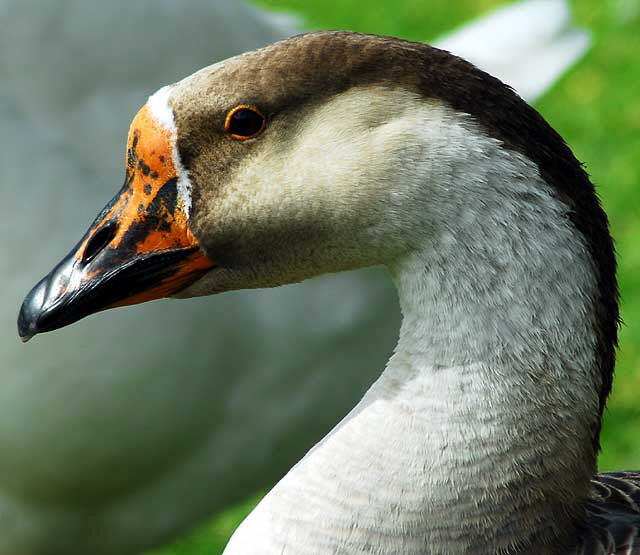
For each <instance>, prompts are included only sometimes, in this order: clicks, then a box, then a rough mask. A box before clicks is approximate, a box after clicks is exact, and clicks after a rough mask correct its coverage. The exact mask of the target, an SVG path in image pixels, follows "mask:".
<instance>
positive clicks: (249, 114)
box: [224, 106, 266, 141]
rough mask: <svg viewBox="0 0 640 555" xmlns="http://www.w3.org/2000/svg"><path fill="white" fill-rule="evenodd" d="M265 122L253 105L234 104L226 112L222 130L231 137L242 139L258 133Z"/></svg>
mask: <svg viewBox="0 0 640 555" xmlns="http://www.w3.org/2000/svg"><path fill="white" fill-rule="evenodd" d="M265 125H266V122H265V118H264V116H263V115H262V114H261V113H260V111H259V110H258V109H257V108H255V107H253V106H236V107H235V108H234V109H233V110H231V111H230V112H229V113H228V114H227V119H226V120H225V122H224V130H225V131H226V132H227V133H228V134H229V135H230V136H231V138H232V139H237V140H239V141H244V140H246V139H252V138H253V137H255V136H256V135H258V134H259V133H260V132H261V131H262V130H263V129H264V127H265Z"/></svg>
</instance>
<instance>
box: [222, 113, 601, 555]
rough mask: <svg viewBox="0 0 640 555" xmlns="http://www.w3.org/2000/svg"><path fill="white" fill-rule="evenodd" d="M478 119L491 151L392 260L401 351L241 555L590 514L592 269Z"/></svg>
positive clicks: (292, 480) (528, 175)
mask: <svg viewBox="0 0 640 555" xmlns="http://www.w3.org/2000/svg"><path fill="white" fill-rule="evenodd" d="M463 127H466V129H465V132H466V133H473V134H474V135H473V136H474V141H475V146H479V147H480V146H481V148H477V149H469V151H468V152H469V154H468V155H467V157H466V159H465V162H464V163H465V166H464V167H445V166H446V164H439V165H438V168H439V170H438V171H441V172H444V173H446V175H443V176H441V179H440V180H439V181H440V182H441V183H453V186H452V187H451V188H447V190H446V191H445V190H444V189H443V188H442V189H438V188H437V187H436V188H432V189H431V190H430V192H429V194H430V199H429V200H430V202H432V203H433V206H435V207H437V209H433V210H432V212H431V213H428V212H429V208H428V207H427V209H426V210H425V207H424V206H420V207H419V209H417V212H416V215H415V220H416V221H415V223H416V226H415V227H416V228H417V229H428V230H429V232H428V234H425V235H428V237H423V238H422V240H421V243H420V245H419V246H418V247H416V248H415V249H413V250H412V251H411V252H409V253H408V254H405V255H403V256H401V257H399V258H398V259H397V260H394V261H393V262H391V263H390V264H389V268H390V271H391V274H392V276H393V279H394V281H395V283H396V285H397V288H398V292H399V297H400V303H401V307H402V311H403V315H404V319H403V324H402V328H401V332H400V339H399V342H398V346H397V348H396V352H395V354H394V355H393V356H392V358H391V360H390V361H389V363H388V365H387V368H386V369H385V371H384V373H383V374H382V376H381V377H380V379H379V380H378V381H377V382H376V383H375V384H374V385H373V386H372V387H371V389H370V390H369V391H368V392H367V394H366V395H365V397H364V398H363V399H362V401H361V402H360V403H359V404H358V406H357V407H356V408H355V409H354V410H353V411H352V412H351V413H350V414H349V415H348V416H347V417H346V418H345V419H344V420H343V421H342V422H341V423H340V424H339V425H338V426H337V427H336V428H335V429H334V430H333V431H332V432H331V433H330V434H329V435H328V436H327V437H326V438H325V439H324V440H323V441H322V442H321V443H320V444H318V445H317V446H316V447H314V448H313V449H312V450H311V451H310V452H309V453H308V454H307V456H306V457H305V458H304V459H303V460H302V461H301V462H300V463H298V464H297V465H296V466H295V467H294V468H293V469H292V470H291V471H290V472H289V473H288V474H287V475H286V476H285V477H284V478H283V479H282V481H281V482H280V483H279V484H278V485H277V486H276V487H275V488H274V489H273V490H272V491H271V492H270V493H269V494H268V495H267V496H266V497H265V499H264V500H263V501H262V502H261V503H260V505H259V506H258V507H257V508H256V510H255V511H254V512H253V513H252V514H251V515H250V516H249V517H248V518H247V519H246V520H245V522H244V523H243V524H242V525H241V527H240V528H239V529H238V530H237V532H236V534H235V535H234V536H233V538H232V540H231V541H230V543H229V545H228V547H227V549H226V550H225V554H226V555H252V554H256V555H257V554H260V555H271V554H273V555H275V554H278V555H303V554H304V555H329V554H336V553H340V554H349V555H351V554H365V553H366V554H376V555H382V554H385V555H386V554H389V553H394V554H397V555H425V554H445V553H446V554H449V555H454V554H455V555H461V554H471V553H482V554H483V555H489V554H493V553H518V554H521V553H536V554H543V553H552V552H556V549H553V548H551V547H545V545H546V544H551V545H553V546H555V547H556V548H557V547H558V545H559V542H562V541H565V540H566V539H567V537H568V536H570V534H571V532H572V530H573V521H574V520H575V519H577V518H580V508H581V507H580V503H581V501H582V500H583V499H584V497H585V496H586V492H587V490H588V487H589V479H590V477H591V476H592V474H593V472H594V471H595V448H594V447H593V445H592V430H593V426H594V425H595V423H596V422H597V418H598V391H599V389H600V379H601V378H600V375H599V371H598V369H597V367H596V362H595V355H594V352H595V339H594V332H593V329H592V326H593V316H592V313H593V308H592V304H593V302H594V301H593V299H594V298H595V292H596V285H595V275H594V270H593V266H592V263H591V261H590V257H589V254H588V252H587V248H586V247H585V245H584V241H583V240H581V238H580V236H579V235H578V233H577V232H576V230H575V229H574V228H573V226H572V225H571V223H570V221H569V219H568V218H567V217H566V207H564V205H562V203H561V202H560V201H559V200H557V199H556V198H555V197H554V196H553V193H552V192H551V190H550V188H549V187H548V185H547V184H545V183H544V181H543V180H542V179H541V178H540V176H539V174H538V172H537V169H536V168H535V166H533V165H532V164H531V163H530V162H528V161H527V160H526V159H524V158H523V157H522V156H520V155H517V154H514V153H512V152H509V151H506V150H505V149H503V148H501V147H500V145H498V144H497V143H496V142H495V141H492V140H491V139H489V138H486V137H484V136H483V135H482V134H481V133H480V132H478V131H477V130H475V129H474V128H473V126H472V125H471V124H470V123H469V124H464V125H463ZM480 143H482V144H480ZM473 152H477V153H478V156H479V159H478V160H474V159H473ZM452 158H453V157H452ZM458 158H459V157H458ZM430 167H432V168H433V167H435V166H434V165H433V164H432V165H431V166H430ZM470 168H473V174H471V171H470ZM465 169H466V170H469V171H467V172H465ZM505 176H506V177H505ZM432 180H433V176H432ZM436 181H437V180H436ZM439 195H442V196H441V197H439ZM423 217H424V218H426V219H427V220H428V221H425V222H420V221H419V220H420V218H423Z"/></svg>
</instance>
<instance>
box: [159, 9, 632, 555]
mask: <svg viewBox="0 0 640 555" xmlns="http://www.w3.org/2000/svg"><path fill="white" fill-rule="evenodd" d="M256 4H258V5H260V6H262V7H265V8H269V9H274V10H279V11H285V12H287V11H288V12H291V13H294V14H296V15H298V16H300V17H301V18H302V23H303V25H304V27H305V28H307V29H337V28H340V29H351V30H354V31H365V32H371V33H380V34H389V35H396V36H400V37H403V38H408V39H413V40H422V41H429V40H430V39H434V38H436V37H438V36H439V35H441V34H443V33H445V32H447V31H450V30H451V29H453V28H455V27H456V26H459V25H461V24H463V23H464V22H466V21H468V20H470V19H472V18H474V17H476V16H478V15H480V14H482V13H483V12H486V11H488V10H490V9H491V8H495V7H497V6H499V5H502V4H505V2H501V1H498V0H455V1H446V2H444V1H438V0H433V1H431V2H426V1H424V0H394V1H390V0H368V1H366V2H365V1H364V0H256ZM572 7H573V11H574V16H575V18H576V20H577V21H578V23H579V24H580V25H582V26H584V27H586V28H588V29H589V30H590V31H591V32H592V34H593V45H592V48H591V50H590V52H589V53H588V54H587V56H586V57H585V58H584V59H583V60H581V61H580V63H579V64H578V65H577V66H576V67H575V68H573V69H572V70H571V71H570V72H569V73H568V74H567V75H566V76H565V77H564V78H563V79H562V80H561V81H560V82H559V83H558V84H556V86H555V87H554V88H553V89H552V90H551V91H550V92H548V93H547V94H546V96H545V97H544V98H543V99H542V100H541V101H539V102H538V103H537V105H536V106H537V108H538V109H539V110H540V112H541V113H542V114H543V115H544V116H545V117H546V118H547V120H548V121H549V122H550V123H551V124H552V125H553V126H554V127H555V128H556V129H557V130H558V131H559V132H560V133H561V134H562V135H563V136H564V137H565V139H566V140H567V141H568V143H569V144H570V145H571V146H572V148H573V149H574V152H575V153H576V155H577V156H578V158H579V159H580V160H582V161H584V162H585V163H586V166H587V169H588V171H589V173H590V174H591V177H592V180H593V181H594V183H595V184H596V186H597V187H598V190H599V192H600V196H601V198H602V200H603V203H604V206H605V209H606V210H607V212H608V214H609V217H610V220H611V227H612V232H613V236H614V238H615V240H616V244H617V250H618V262H619V279H620V289H621V293H622V317H623V320H624V322H625V325H624V326H623V327H622V329H621V337H620V350H619V353H618V365H617V371H616V380H615V385H614V390H613V394H612V396H611V399H610V402H609V405H608V410H607V413H606V416H605V423H604V429H603V452H602V455H601V457H600V467H601V469H602V470H612V469H640V403H639V402H638V397H639V396H640V187H639V183H640V0H578V1H575V2H573V3H572ZM258 499H259V497H256V498H254V499H251V500H248V501H247V502H246V503H244V504H242V505H240V506H238V507H234V508H232V509H229V510H228V511H226V512H225V513H223V514H221V515H219V516H218V517H216V518H214V520H213V521H212V522H210V523H209V524H207V525H205V526H204V527H201V528H200V529H198V530H196V531H195V532H193V533H192V534H190V535H189V536H188V537H186V538H183V539H182V540H180V541H178V542H177V543H175V544H174V545H172V546H169V547H167V548H165V549H164V550H160V551H155V552H154V553H155V554H159V555H204V554H207V555H212V554H219V553H221V552H222V550H223V548H224V545H225V544H226V541H227V539H228V537H229V536H230V535H231V533H232V532H233V530H234V529H235V527H236V526H237V525H238V524H239V523H240V521H241V520H242V518H243V517H244V515H246V514H247V513H248V512H249V511H250V510H251V508H252V507H253V506H254V505H255V503H256V502H257V501H258Z"/></svg>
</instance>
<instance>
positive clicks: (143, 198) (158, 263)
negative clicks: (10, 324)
mask: <svg viewBox="0 0 640 555" xmlns="http://www.w3.org/2000/svg"><path fill="white" fill-rule="evenodd" d="M173 149H174V140H173V136H172V132H171V131H169V130H167V129H165V128H164V127H162V126H161V125H160V124H158V123H157V122H156V121H155V120H154V119H153V117H152V116H151V114H150V113H149V110H148V108H147V107H146V106H144V107H143V108H142V109H141V110H140V112H138V114H137V115H136V117H135V118H134V120H133V122H132V124H131V129H130V131H129V139H128V144H127V157H126V158H127V160H126V162H127V172H126V178H125V183H124V185H123V187H122V189H121V190H120V192H119V193H118V194H117V195H116V196H115V197H114V198H113V200H112V201H111V202H110V203H109V204H108V205H107V206H106V207H105V208H104V210H102V212H101V213H100V214H99V215H98V217H97V218H96V220H95V221H94V223H93V224H92V225H91V227H90V228H89V230H88V231H87V233H86V234H85V235H84V237H83V238H82V239H81V240H80V242H79V243H78V245H77V246H76V247H75V248H74V249H73V250H72V251H71V253H69V255H68V256H67V257H66V258H65V259H63V260H62V261H61V262H60V263H59V264H58V265H57V266H56V267H55V268H54V269H53V270H52V271H51V272H50V273H49V274H48V275H47V276H46V277H45V278H44V279H42V280H41V281H40V282H39V283H38V284H37V285H36V286H35V287H34V288H33V289H32V290H31V292H30V293H29V294H28V295H27V297H26V298H25V300H24V302H23V304H22V308H21V310H20V316H19V318H18V332H19V334H20V337H21V338H22V339H23V341H27V340H28V339H30V338H31V337H33V336H34V335H35V334H36V333H40V332H44V331H51V330H54V329H57V328H60V327H63V326H66V325H68V324H71V323H73V322H76V321H77V320H80V319H81V318H84V317H85V316H87V315H89V314H92V313H94V312H98V311H100V310H105V309H107V308H112V307H116V306H124V305H130V304H135V303H141V302H145V301H149V300H152V299H158V298H161V297H168V296H171V295H173V294H175V293H177V292H178V291H180V290H181V289H184V288H185V287H187V286H188V285H190V284H191V283H193V282H194V281H196V280H197V279H198V278H199V277H201V276H202V275H203V274H204V273H205V272H207V271H208V270H209V269H210V268H212V267H213V262H212V261H211V260H210V259H209V258H207V256H206V255H205V254H204V252H203V251H202V250H201V249H200V247H199V245H198V242H197V240H196V238H195V237H194V235H193V233H192V232H191V229H190V227H189V222H188V215H187V211H188V206H187V204H188V203H189V199H188V198H185V195H186V194H187V193H186V192H185V191H184V190H181V187H180V179H181V178H183V179H185V178H186V176H181V175H179V169H178V168H177V167H176V165H175V162H174V156H173V154H174V152H173Z"/></svg>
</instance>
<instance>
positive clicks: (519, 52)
mask: <svg viewBox="0 0 640 555" xmlns="http://www.w3.org/2000/svg"><path fill="white" fill-rule="evenodd" d="M589 44H590V36H589V33H588V32H587V31H585V30H582V29H578V28H577V27H575V26H574V25H573V23H572V21H571V13H570V12H569V6H568V5H567V2H566V0H529V1H525V2H518V3H516V4H512V5H509V6H505V7H504V8H501V9H499V10H496V11H495V12H493V13H491V14H489V15H488V16H485V17H483V18H481V19H478V20H477V21H475V22H472V23H470V24H468V25H465V26H464V27H462V28H461V29H459V30H457V31H454V32H452V33H450V34H448V35H446V36H445V37H443V38H441V39H440V40H439V41H437V42H436V43H435V46H437V47H439V48H443V49H444V50H449V51H450V52H452V53H454V54H457V55H458V56H461V57H462V58H466V59H467V60H469V61H470V62H473V63H474V64H476V65H477V66H478V67H480V68H482V69H484V70H485V71H487V72H488V73H491V74H492V75H494V76H496V77H498V78H499V79H500V80H502V81H503V82H505V83H507V84H508V85H511V86H512V87H513V88H514V89H515V90H516V91H518V93H519V94H520V96H522V97H523V98H524V99H526V100H528V101H529V102H533V101H534V100H536V99H537V98H538V97H539V96H540V95H541V94H542V93H544V92H545V91H546V90H547V89H548V88H549V87H551V85H553V83H554V82H555V81H556V80H557V79H558V78H559V77H560V76H561V75H562V74H563V73H564V72H565V71H566V70H567V69H568V68H569V67H571V65H573V64H574V63H575V62H576V61H577V60H578V59H580V58H581V57H582V56H583V54H584V53H585V51H586V50H587V48H588V47H589Z"/></svg>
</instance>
